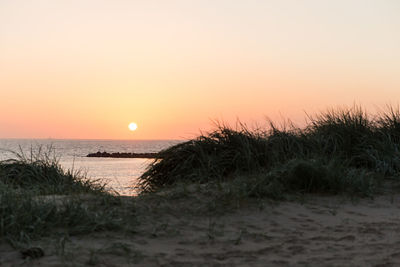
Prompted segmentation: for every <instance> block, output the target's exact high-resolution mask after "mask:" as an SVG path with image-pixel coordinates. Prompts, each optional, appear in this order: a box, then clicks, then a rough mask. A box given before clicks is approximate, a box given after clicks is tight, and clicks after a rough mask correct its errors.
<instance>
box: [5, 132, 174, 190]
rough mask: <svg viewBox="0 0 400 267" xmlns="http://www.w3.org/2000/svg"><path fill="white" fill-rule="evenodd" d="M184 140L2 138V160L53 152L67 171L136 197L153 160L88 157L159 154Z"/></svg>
mask: <svg viewBox="0 0 400 267" xmlns="http://www.w3.org/2000/svg"><path fill="white" fill-rule="evenodd" d="M179 142H181V141H176V140H146V141H137V140H129V141H122V140H121V141H119V140H56V139H0V160H5V159H9V158H15V155H14V154H13V153H11V152H10V151H15V152H21V151H22V152H23V153H24V154H25V155H27V156H29V155H30V154H31V150H33V153H36V152H37V150H38V149H39V148H41V149H42V150H44V151H48V150H49V149H51V150H52V153H53V154H54V155H55V156H56V157H57V158H59V162H60V164H61V166H63V167H64V168H65V169H74V170H81V171H83V172H84V173H86V176H87V177H88V178H89V179H103V180H104V181H105V182H107V184H108V186H109V187H110V188H112V189H114V190H116V191H117V192H118V193H119V194H121V195H134V194H135V190H134V189H133V187H134V185H135V182H136V181H137V178H138V177H139V176H140V175H141V174H142V173H143V172H144V170H145V169H146V167H147V166H148V164H149V163H150V162H151V161H152V160H151V159H115V158H87V157H86V155H87V154H89V153H94V152H97V151H107V152H110V153H112V152H135V153H145V152H158V151H160V150H162V149H164V148H167V147H169V146H171V145H174V144H177V143H179Z"/></svg>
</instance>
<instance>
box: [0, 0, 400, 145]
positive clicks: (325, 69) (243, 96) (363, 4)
mask: <svg viewBox="0 0 400 267" xmlns="http://www.w3.org/2000/svg"><path fill="white" fill-rule="evenodd" d="M399 10H400V5H399V3H398V2H397V1H394V0H393V1H392V0H388V1H381V2H380V1H372V0H365V1H359V0H354V1H345V0H338V1H331V2H329V1H317V0H305V1H301V3H300V2H298V1H254V2H252V3H248V2H246V1H228V0H221V1H216V2H213V3H212V4H210V3H209V2H208V1H172V2H168V3H166V2H165V1H161V0H154V1H117V2H112V1H95V0H87V1H72V2H71V1H67V0H60V1H51V0H43V1H40V2H39V3H37V2H35V1H28V0H22V1H13V0H4V1H1V3H0V25H2V26H1V27H0V100H1V104H0V138H49V137H50V138H74V139H187V138H192V137H194V136H196V135H198V134H199V133H200V131H209V130H211V129H212V128H213V124H212V121H213V120H219V121H224V122H226V123H228V124H230V125H234V124H235V122H236V121H237V120H238V119H239V120H240V121H242V122H243V123H246V124H248V125H250V126H251V125H256V124H257V125H263V124H265V122H266V120H265V117H269V118H271V119H272V120H274V121H278V122H279V121H281V120H282V118H290V119H292V120H293V121H294V122H295V123H297V124H299V125H302V124H304V123H305V119H306V115H305V112H307V113H308V114H314V113H316V112H320V111H324V110H326V109H327V108H329V107H335V106H343V105H347V106H351V105H352V104H353V103H354V102H356V103H358V104H360V105H362V106H363V107H365V108H366V109H368V110H369V111H371V112H374V111H375V110H376V107H382V106H383V105H385V104H394V105H396V104H397V103H398V101H399V99H400V90H399V88H400V75H399V71H398V70H399V69H400V49H399V47H400V35H399V34H398V29H399V28H400V16H398V11H399ZM339 18H340V19H339ZM132 119H135V120H136V121H135V123H137V125H139V126H140V129H139V128H138V129H137V130H136V131H134V132H132V131H129V130H127V129H126V125H127V122H130V121H131V120H132Z"/></svg>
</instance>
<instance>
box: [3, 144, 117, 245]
mask: <svg viewBox="0 0 400 267" xmlns="http://www.w3.org/2000/svg"><path fill="white" fill-rule="evenodd" d="M16 155H17V158H16V159H12V160H6V161H1V162H0V238H7V239H8V240H11V241H12V242H15V241H17V242H19V241H23V242H25V243H26V242H28V243H29V242H30V240H31V239H34V238H39V237H41V236H44V235H49V234H51V233H52V232H54V231H57V230H58V231H63V232H66V233H67V234H71V235H72V234H82V233H90V232H93V231H99V230H109V229H116V228H120V227H121V219H120V216H119V215H118V214H117V213H118V212H117V209H116V205H118V204H119V203H120V201H119V199H117V198H116V197H115V196H113V195H112V194H110V193H108V192H106V190H105V189H104V188H105V185H104V184H101V183H100V182H99V181H89V180H88V179H86V178H85V177H84V176H80V173H79V172H72V171H64V170H63V169H62V168H61V167H60V165H59V164H58V161H57V160H56V159H55V158H52V157H50V156H49V155H50V152H49V153H44V152H43V151H40V152H39V153H38V154H34V155H30V157H26V156H24V155H23V154H16Z"/></svg>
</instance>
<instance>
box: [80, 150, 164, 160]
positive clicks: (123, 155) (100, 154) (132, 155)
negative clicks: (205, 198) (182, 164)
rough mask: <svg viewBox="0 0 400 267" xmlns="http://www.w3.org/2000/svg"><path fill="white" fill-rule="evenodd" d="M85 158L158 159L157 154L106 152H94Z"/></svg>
mask: <svg viewBox="0 0 400 267" xmlns="http://www.w3.org/2000/svg"><path fill="white" fill-rule="evenodd" d="M86 157H89V158H147V159H154V158H159V154H158V153H120V152H116V153H108V152H100V151H98V152H96V153H90V154H88V155H87V156H86Z"/></svg>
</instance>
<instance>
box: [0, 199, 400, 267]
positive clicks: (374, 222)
mask: <svg viewBox="0 0 400 267" xmlns="http://www.w3.org/2000/svg"><path fill="white" fill-rule="evenodd" d="M124 202H125V204H124V205H123V208H124V209H126V211H131V210H132V209H135V216H136V218H137V221H136V226H135V227H133V228H131V230H126V231H122V232H121V231H118V232H99V233H94V234H90V235H77V236H68V237H66V236H62V235H59V236H58V237H55V236H51V237H48V238H44V239H42V240H40V241H36V242H35V241H33V242H32V246H40V247H41V248H43V251H44V253H45V255H44V257H40V258H38V259H30V258H27V259H22V257H21V253H20V252H19V251H18V250H15V249H13V248H12V247H11V246H10V245H9V244H6V243H4V242H3V243H2V244H1V246H0V265H1V266H16V265H21V264H22V265H23V266H24V265H26V266H83V265H93V266H132V265H135V266H136V265H137V266H396V265H398V264H400V236H399V232H400V213H399V212H398V211H399V208H400V194H396V195H390V196H388V195H385V196H378V197H376V198H374V199H357V200H353V201H352V200H350V199H348V198H344V197H333V196H307V197H306V198H305V199H303V200H295V201H284V202H271V201H268V200H264V201H254V202H247V203H241V204H240V207H239V208H234V209H233V210H231V211H228V212H223V213H220V212H218V211H215V210H212V209H211V208H210V206H207V205H204V203H199V202H198V200H197V199H196V198H195V197H193V198H190V199H183V198H177V199H170V198H169V199H168V202H167V201H166V199H165V198H163V197H162V196H151V197H147V198H144V199H141V200H138V201H135V202H133V201H132V199H130V198H125V199H124ZM209 204H210V203H208V205H209ZM207 210H208V211H207ZM132 229H134V230H132Z"/></svg>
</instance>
